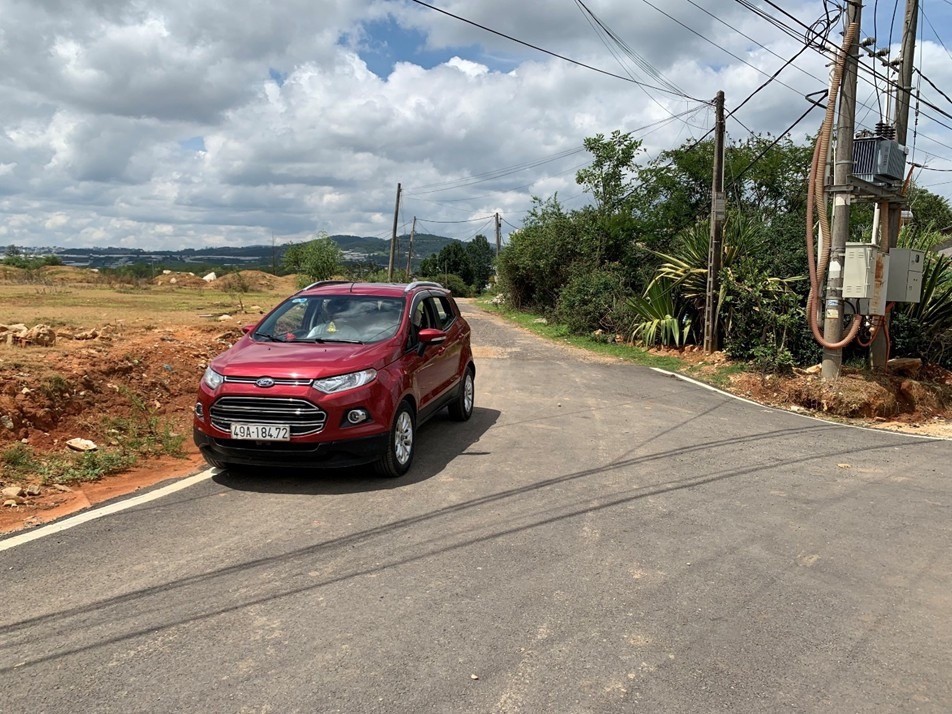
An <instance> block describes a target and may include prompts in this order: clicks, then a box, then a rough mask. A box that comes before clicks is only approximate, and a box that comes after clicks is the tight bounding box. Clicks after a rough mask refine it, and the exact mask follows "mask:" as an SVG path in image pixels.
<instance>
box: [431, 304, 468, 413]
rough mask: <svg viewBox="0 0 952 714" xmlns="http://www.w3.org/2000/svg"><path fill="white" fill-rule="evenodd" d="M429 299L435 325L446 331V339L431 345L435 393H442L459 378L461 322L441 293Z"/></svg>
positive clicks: (461, 350)
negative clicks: (435, 378) (435, 383)
mask: <svg viewBox="0 0 952 714" xmlns="http://www.w3.org/2000/svg"><path fill="white" fill-rule="evenodd" d="M427 299H428V300H429V301H430V306H431V308H432V312H433V317H434V318H435V320H436V322H437V324H436V327H437V328H439V329H441V330H443V331H444V332H446V340H445V341H444V342H443V343H442V344H439V345H433V348H434V353H433V355H432V357H431V359H432V360H433V362H434V371H435V372H436V375H437V380H436V381H437V393H438V394H442V393H444V392H445V391H446V390H447V389H450V388H452V387H453V386H454V385H455V384H456V383H457V382H458V381H459V378H460V372H461V369H462V366H461V365H460V361H461V360H462V354H463V343H462V341H461V339H460V331H461V329H462V328H461V323H460V320H459V319H457V317H456V313H455V312H454V311H453V306H452V305H451V304H450V301H449V300H448V299H447V298H446V297H445V296H443V295H431V296H430V297H429V298H427Z"/></svg>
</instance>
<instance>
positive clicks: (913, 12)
mask: <svg viewBox="0 0 952 714" xmlns="http://www.w3.org/2000/svg"><path fill="white" fill-rule="evenodd" d="M918 25H919V1H918V0H906V21H905V23H903V28H902V55H901V56H900V65H899V86H898V87H897V88H896V115H895V123H896V141H897V142H899V144H900V145H901V146H905V145H906V140H907V138H908V133H909V103H910V99H911V97H912V70H913V63H914V59H915V52H916V32H917V30H918ZM901 214H902V204H901V203H890V204H889V215H888V216H884V217H883V218H882V220H883V221H884V222H885V224H886V227H887V233H886V235H887V236H888V237H889V241H888V242H886V241H884V242H883V246H882V247H883V249H884V250H886V251H888V250H889V249H890V248H895V247H896V244H897V243H898V242H899V229H900V225H899V221H900V216H901ZM883 319H884V320H889V315H886V316H885V317H884V318H883ZM869 357H870V361H871V362H872V365H873V369H885V368H886V362H887V360H888V359H889V346H888V344H887V342H886V334H885V332H884V331H883V330H880V331H879V334H877V335H876V339H875V340H873V344H872V345H871V346H870V348H869Z"/></svg>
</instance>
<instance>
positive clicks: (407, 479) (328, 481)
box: [212, 407, 501, 495]
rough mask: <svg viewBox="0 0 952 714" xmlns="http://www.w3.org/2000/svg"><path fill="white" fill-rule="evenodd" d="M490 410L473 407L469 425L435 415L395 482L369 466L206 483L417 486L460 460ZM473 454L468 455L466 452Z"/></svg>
mask: <svg viewBox="0 0 952 714" xmlns="http://www.w3.org/2000/svg"><path fill="white" fill-rule="evenodd" d="M500 413H501V412H499V411H498V410H496V409H485V408H481V407H476V408H475V409H473V415H472V416H471V417H470V418H469V421H465V422H457V421H453V420H451V419H450V418H449V416H448V415H447V414H446V412H445V411H444V412H441V413H440V414H437V415H436V416H434V417H433V418H432V419H430V421H428V422H427V423H426V424H424V425H423V426H421V427H420V428H419V430H418V431H417V435H416V438H417V443H416V454H415V455H414V457H413V466H412V467H411V468H410V472H409V473H408V474H406V475H405V476H402V477H400V478H394V479H391V478H383V477H380V476H378V475H377V474H376V473H375V472H374V467H373V465H370V464H368V465H366V466H355V467H351V468H340V469H306V468H274V469H267V468H261V467H245V468H240V469H227V470H224V471H218V473H216V474H215V475H214V476H212V480H213V481H215V483H218V484H221V485H222V486H225V487H226V488H231V489H234V490H236V491H254V492H257V493H292V494H300V495H320V494H328V495H330V494H347V493H363V492H367V491H385V490H388V489H392V488H402V487H404V486H409V485H411V484H414V483H420V482H421V481H426V480H427V479H430V478H432V477H433V476H436V475H437V474H438V473H440V472H441V471H442V470H443V469H445V468H446V466H447V464H449V463H450V462H451V461H453V460H454V459H456V458H459V457H465V456H466V454H467V450H468V449H469V448H470V447H471V446H472V445H473V444H475V443H476V442H478V441H479V440H480V439H481V438H482V436H483V434H485V433H486V432H487V431H489V429H490V428H492V426H493V425H494V424H495V423H496V422H497V421H498V420H499V416H500ZM469 453H471V454H472V453H473V452H469Z"/></svg>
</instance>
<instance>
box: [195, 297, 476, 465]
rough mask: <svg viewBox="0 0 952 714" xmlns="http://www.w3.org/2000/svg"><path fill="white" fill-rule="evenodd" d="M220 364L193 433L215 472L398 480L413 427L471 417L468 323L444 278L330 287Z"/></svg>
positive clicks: (278, 315)
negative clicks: (317, 469)
mask: <svg viewBox="0 0 952 714" xmlns="http://www.w3.org/2000/svg"><path fill="white" fill-rule="evenodd" d="M244 331H245V335H244V336H243V337H242V338H241V339H240V340H238V342H237V343H235V345H234V347H232V348H231V349H229V350H228V351H227V352H224V353H222V354H220V355H218V356H217V357H216V358H215V359H213V360H212V362H211V364H210V365H209V366H208V369H207V370H205V375H204V376H203V377H202V381H201V385H200V386H199V390H198V401H197V402H196V404H195V419H194V430H193V431H194V437H195V444H196V445H197V446H198V448H199V449H201V452H202V454H203V455H204V457H205V460H206V461H208V463H209V464H211V465H212V466H217V467H219V468H225V467H227V466H228V465H230V464H234V465H250V466H276V465H286V466H323V467H332V466H351V465H356V464H363V463H371V462H372V463H375V464H376V467H377V470H378V472H379V473H380V474H381V475H383V476H391V477H396V476H402V475H403V474H405V473H406V472H407V471H408V470H409V468H410V464H411V462H412V461H413V450H414V443H415V435H416V428H417V427H418V426H419V425H420V424H421V423H423V422H424V421H425V420H426V419H428V418H430V417H431V416H433V415H434V414H435V413H436V412H437V411H439V410H440V409H441V408H442V407H447V406H448V407H449V413H450V416H451V417H452V418H453V419H456V420H458V421H465V420H466V419H469V417H470V416H471V415H472V413H473V395H474V388H473V379H474V378H475V376H476V366H475V364H474V363H473V353H472V350H471V349H470V327H469V324H468V323H467V322H466V320H464V319H463V317H462V315H460V312H459V307H458V306H457V305H456V302H455V301H454V300H453V298H452V297H451V296H450V293H449V291H448V290H445V289H444V288H443V287H442V286H441V285H439V284H438V283H430V282H415V283H410V284H409V285H391V284H380V283H352V282H343V281H322V282H319V283H314V284H313V285H310V286H308V287H306V288H304V289H303V290H301V291H300V292H298V293H295V294H294V295H292V296H291V297H289V298H288V299H287V300H285V301H284V302H282V303H281V304H280V305H278V306H277V307H276V308H275V309H274V310H272V311H271V312H270V313H268V314H267V315H266V316H265V317H264V319H262V320H261V321H260V322H259V323H258V324H257V325H255V326H253V327H247V328H244Z"/></svg>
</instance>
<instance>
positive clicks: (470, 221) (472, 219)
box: [417, 215, 496, 225]
mask: <svg viewBox="0 0 952 714" xmlns="http://www.w3.org/2000/svg"><path fill="white" fill-rule="evenodd" d="M495 217H496V216H495V215H492V216H480V217H479V218H470V219H468V220H465V221H433V220H430V219H429V218H417V221H418V222H419V223H443V224H446V225H449V224H456V223H478V222H479V221H485V220H492V219H493V218H495Z"/></svg>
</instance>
